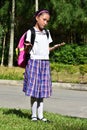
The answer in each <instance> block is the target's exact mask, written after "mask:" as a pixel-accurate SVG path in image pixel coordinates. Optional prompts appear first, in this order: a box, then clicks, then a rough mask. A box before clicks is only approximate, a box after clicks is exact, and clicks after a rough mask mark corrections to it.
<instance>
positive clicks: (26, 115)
mask: <svg viewBox="0 0 87 130" xmlns="http://www.w3.org/2000/svg"><path fill="white" fill-rule="evenodd" d="M3 114H5V115H10V114H11V115H12V114H14V115H17V116H18V117H24V118H28V119H31V114H30V113H28V112H23V111H22V110H20V109H19V110H17V109H7V110H3Z"/></svg>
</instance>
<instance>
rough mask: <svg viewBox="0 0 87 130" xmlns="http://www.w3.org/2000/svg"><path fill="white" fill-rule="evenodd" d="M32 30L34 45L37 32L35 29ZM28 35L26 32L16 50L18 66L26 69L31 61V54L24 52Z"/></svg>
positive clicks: (32, 42)
mask: <svg viewBox="0 0 87 130" xmlns="http://www.w3.org/2000/svg"><path fill="white" fill-rule="evenodd" d="M30 30H31V44H32V45H33V44H34V39H35V30H34V28H30ZM26 34H27V32H25V33H24V34H23V35H22V36H21V38H20V40H19V43H18V46H17V48H16V55H17V64H18V66H19V67H22V68H25V67H26V64H27V60H28V59H29V54H27V53H26V52H25V50H24V42H25V39H26Z"/></svg>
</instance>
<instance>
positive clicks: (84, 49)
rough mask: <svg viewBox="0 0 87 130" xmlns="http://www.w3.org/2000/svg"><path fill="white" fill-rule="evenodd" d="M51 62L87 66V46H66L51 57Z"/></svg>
mask: <svg viewBox="0 0 87 130" xmlns="http://www.w3.org/2000/svg"><path fill="white" fill-rule="evenodd" d="M50 58H51V62H58V63H63V64H73V65H75V64H77V65H78V64H87V46H86V45H84V46H78V45H76V44H72V45H67V44H66V45H65V46H63V47H60V48H59V49H57V50H55V51H54V52H52V53H51V55H50Z"/></svg>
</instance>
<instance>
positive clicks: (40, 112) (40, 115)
mask: <svg viewBox="0 0 87 130" xmlns="http://www.w3.org/2000/svg"><path fill="white" fill-rule="evenodd" d="M37 103H38V104H37V110H38V118H39V119H42V118H43V98H38V99H37Z"/></svg>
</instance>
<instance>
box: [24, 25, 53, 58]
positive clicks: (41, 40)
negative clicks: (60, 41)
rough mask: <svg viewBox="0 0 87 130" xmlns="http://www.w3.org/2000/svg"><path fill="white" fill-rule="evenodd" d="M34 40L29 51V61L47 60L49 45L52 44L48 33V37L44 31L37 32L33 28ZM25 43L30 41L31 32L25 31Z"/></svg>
mask: <svg viewBox="0 0 87 130" xmlns="http://www.w3.org/2000/svg"><path fill="white" fill-rule="evenodd" d="M34 29H35V40H34V45H33V48H32V50H31V51H30V58H31V59H41V60H48V59H49V43H51V42H52V38H51V35H50V32H49V30H48V33H49V37H47V35H46V31H45V30H43V31H39V30H37V29H36V28H35V27H34ZM26 41H28V42H30V41H31V31H30V30H28V31H27V36H26Z"/></svg>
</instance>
